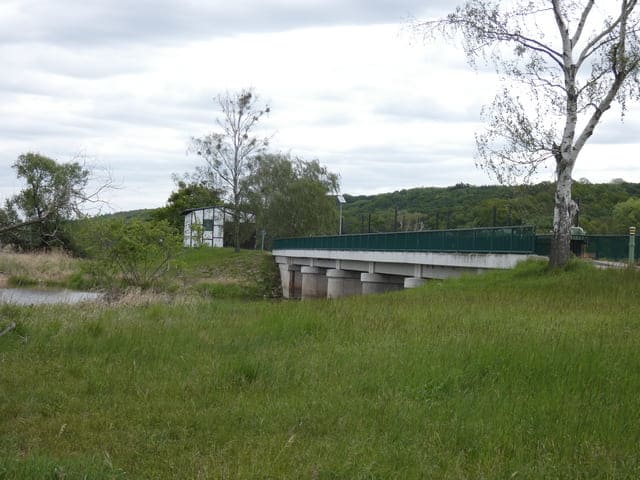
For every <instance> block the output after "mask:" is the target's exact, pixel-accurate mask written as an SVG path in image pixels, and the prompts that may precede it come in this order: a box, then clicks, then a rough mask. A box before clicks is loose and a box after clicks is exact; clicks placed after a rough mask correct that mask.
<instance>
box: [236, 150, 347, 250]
mask: <svg viewBox="0 0 640 480" xmlns="http://www.w3.org/2000/svg"><path fill="white" fill-rule="evenodd" d="M244 188H245V189H246V191H247V192H248V201H249V208H250V209H251V210H252V211H253V212H255V214H256V226H257V229H258V232H259V233H258V237H260V231H261V230H264V231H265V232H266V235H267V237H266V240H265V248H268V247H269V245H270V242H271V240H272V239H274V238H279V237H280V238H281V237H292V236H307V235H319V234H328V233H334V232H335V231H336V228H337V225H338V217H337V208H336V200H335V197H334V196H332V195H335V194H337V192H338V190H339V180H338V176H337V175H336V174H334V173H331V172H329V171H328V170H327V169H326V167H323V166H322V165H320V162H318V161H317V160H312V161H305V160H302V159H299V158H296V159H293V160H292V159H291V157H290V156H289V155H285V154H265V155H260V156H258V157H256V158H255V159H254V160H253V162H252V164H251V173H250V175H249V176H248V178H247V180H246V182H245V184H244ZM256 241H257V242H261V238H257V239H256ZM259 244H260V243H259Z"/></svg>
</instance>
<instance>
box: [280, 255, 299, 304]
mask: <svg viewBox="0 0 640 480" xmlns="http://www.w3.org/2000/svg"><path fill="white" fill-rule="evenodd" d="M278 267H279V269H280V283H281V285H282V296H283V297H284V298H301V296H302V274H301V271H300V270H301V268H300V265H293V264H290V263H280V264H278Z"/></svg>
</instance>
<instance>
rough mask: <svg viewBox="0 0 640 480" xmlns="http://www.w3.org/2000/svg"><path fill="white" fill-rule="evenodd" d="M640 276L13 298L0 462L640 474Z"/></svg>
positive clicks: (579, 273)
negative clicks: (300, 291) (231, 294)
mask: <svg viewBox="0 0 640 480" xmlns="http://www.w3.org/2000/svg"><path fill="white" fill-rule="evenodd" d="M639 294H640V275H638V274H637V273H635V272H630V271H596V270H592V269H590V268H588V267H587V266H584V265H580V264H577V265H574V267H573V268H572V269H571V270H570V271H567V272H563V273H546V272H545V271H544V266H543V265H541V264H536V263H529V264H526V265H523V266H521V267H520V268H518V269H517V270H515V271H508V272H499V273H492V274H488V275H484V276H481V277H473V278H463V279H460V280H453V281H446V282H433V283H430V284H428V285H426V286H425V287H424V288H420V289H417V290H413V291H406V292H398V293H393V294H385V295H380V296H368V297H354V298H349V299H341V300H333V301H327V300H320V301H304V302H284V301H273V300H270V301H265V300H262V301H246V300H240V299H229V298H222V299H215V298H214V299H213V300H210V299H203V298H191V299H190V300H184V301H182V302H177V303H175V304H172V305H167V304H151V305H148V306H103V305H102V306H101V305H93V306H83V307H63V306H59V307H37V308H34V307H29V308H27V307H8V306H4V307H0V328H1V327H3V326H4V325H5V324H6V323H8V322H9V321H15V322H16V323H17V325H18V326H17V328H16V329H15V330H13V331H12V332H10V333H9V334H7V335H4V336H2V337H0V479H9V478H11V479H13V478H53V479H58V478H60V479H61V478H65V479H72V478H118V479H120V478H126V479H129V478H132V479H134V478H135V479H137V478H180V479H182V478H260V479H264V478H309V479H334V478H348V479H351V478H356V479H371V478H380V479H386V478H398V479H405V478H451V479H459V478H470V479H476V478H491V479H492V478H496V479H503V478H545V479H547V478H572V479H573V478H616V479H617V478H630V479H631V478H639V477H640V302H639V301H638V299H639Z"/></svg>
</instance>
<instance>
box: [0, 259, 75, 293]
mask: <svg viewBox="0 0 640 480" xmlns="http://www.w3.org/2000/svg"><path fill="white" fill-rule="evenodd" d="M79 263H80V261H79V260H78V259H76V258H73V257H71V256H70V255H68V254H66V253H65V252H64V251H62V250H53V251H50V252H46V253H29V254H23V253H14V252H9V251H4V250H2V251H0V275H3V276H5V277H6V279H7V283H8V284H9V285H10V286H33V285H40V286H52V285H61V284H64V283H65V282H66V281H67V279H68V278H69V277H70V276H71V275H73V274H74V273H75V272H77V271H78V268H79Z"/></svg>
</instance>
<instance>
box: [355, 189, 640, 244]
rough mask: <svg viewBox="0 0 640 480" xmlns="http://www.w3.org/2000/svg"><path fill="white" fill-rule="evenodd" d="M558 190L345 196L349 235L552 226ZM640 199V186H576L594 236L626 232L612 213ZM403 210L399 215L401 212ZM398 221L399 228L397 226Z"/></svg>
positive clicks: (583, 215)
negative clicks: (520, 225) (369, 232)
mask: <svg viewBox="0 0 640 480" xmlns="http://www.w3.org/2000/svg"><path fill="white" fill-rule="evenodd" d="M553 194H554V185H553V184H552V183H551V182H543V183H539V184H535V185H517V186H501V185H494V186H473V185H468V184H464V183H460V184H457V185H455V186H452V187H446V188H436V187H425V188H412V189H407V190H399V191H396V192H392V193H383V194H379V195H360V196H353V195H345V198H346V200H347V203H346V204H345V205H344V207H343V214H344V224H343V231H344V232H345V233H361V232H367V231H369V230H370V231H372V232H385V231H392V230H419V229H425V230H429V229H440V228H463V227H490V226H493V224H494V208H495V225H519V224H530V225H536V226H537V227H538V230H539V231H545V230H549V229H550V228H551V225H552V215H553ZM639 195H640V184H639V183H626V182H624V183H607V184H590V183H578V182H576V183H575V184H574V187H573V196H574V199H577V200H578V201H579V203H580V217H579V220H580V225H581V226H582V227H583V228H585V229H586V230H587V232H591V233H624V232H620V231H619V230H620V228H619V227H618V228H617V227H616V225H615V224H614V223H613V221H612V218H611V213H612V211H613V208H614V206H615V205H616V204H618V203H620V202H623V201H625V200H627V199H629V198H630V197H635V196H639ZM396 209H397V213H396ZM394 219H395V225H396V227H395V228H393V226H394Z"/></svg>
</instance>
